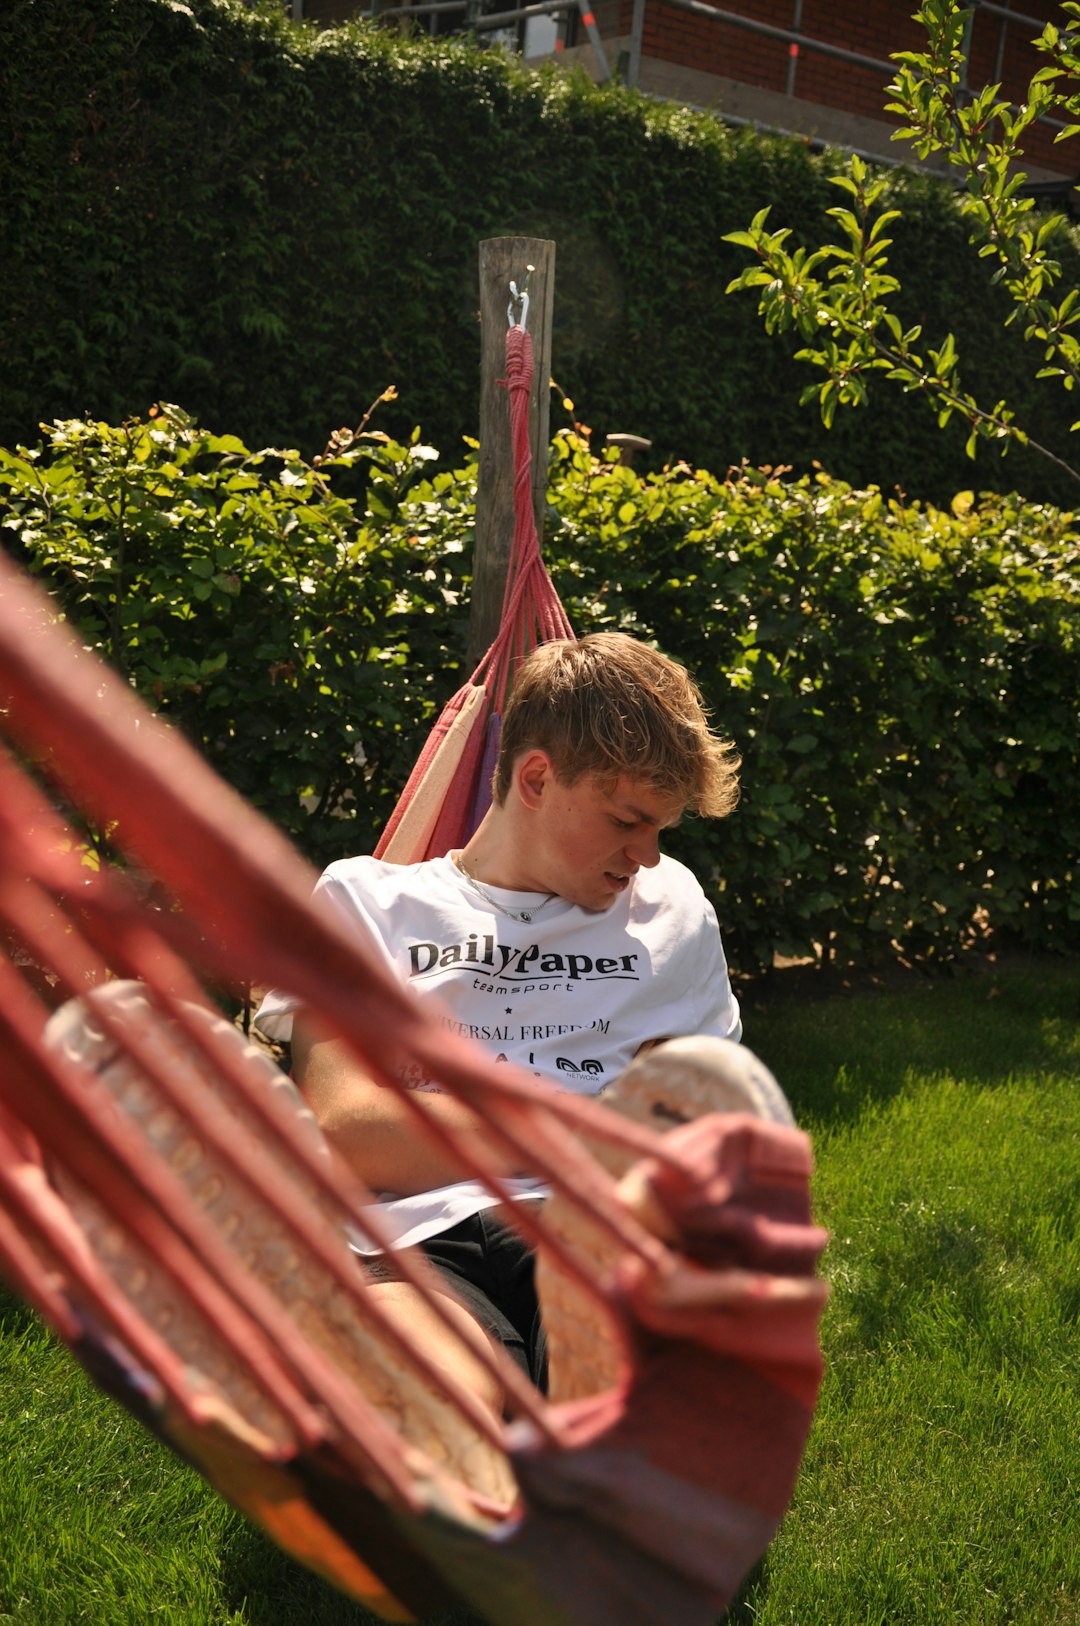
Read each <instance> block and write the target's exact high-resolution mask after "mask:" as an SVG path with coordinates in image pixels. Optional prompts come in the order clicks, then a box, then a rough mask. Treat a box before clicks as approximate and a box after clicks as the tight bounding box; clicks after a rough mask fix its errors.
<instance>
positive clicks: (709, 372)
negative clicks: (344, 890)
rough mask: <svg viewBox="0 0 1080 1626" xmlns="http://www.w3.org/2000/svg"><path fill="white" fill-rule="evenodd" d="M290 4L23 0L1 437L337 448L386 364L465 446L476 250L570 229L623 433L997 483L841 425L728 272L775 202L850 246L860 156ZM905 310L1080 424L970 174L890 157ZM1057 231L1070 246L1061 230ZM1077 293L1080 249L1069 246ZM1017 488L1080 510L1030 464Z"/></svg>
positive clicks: (572, 328)
mask: <svg viewBox="0 0 1080 1626" xmlns="http://www.w3.org/2000/svg"><path fill="white" fill-rule="evenodd" d="M287 9H288V8H286V7H282V6H281V5H280V4H279V3H277V0H273V3H270V0H267V4H265V5H262V6H255V7H251V6H248V5H245V4H242V3H240V0H122V3H120V0H49V3H48V4H47V5H40V4H39V5H21V6H7V7H0V96H2V99H3V103H4V106H5V107H6V109H7V113H8V116H7V124H6V130H7V138H6V139H5V141H4V142H3V143H2V144H0V238H2V240H3V242H4V245H5V252H4V254H3V256H0V444H5V445H13V444H15V443H16V442H17V441H22V440H27V439H30V438H32V437H33V436H34V435H36V433H37V425H38V423H39V422H40V421H41V420H42V419H43V418H45V419H52V418H54V417H60V418H64V419H68V418H71V417H73V416H76V415H81V414H83V413H89V414H90V415H91V416H93V417H94V418H96V419H102V420H105V421H107V422H113V423H115V422H120V421H121V420H122V419H124V418H125V417H128V416H130V415H137V414H142V413H143V412H145V410H146V408H147V406H148V405H149V404H150V403H151V402H153V401H155V400H160V399H165V400H173V401H182V402H183V403H184V404H185V406H187V407H188V409H189V410H191V411H193V412H194V413H195V415H196V416H197V417H198V419H199V420H200V421H201V422H206V423H227V424H229V425H230V427H231V428H232V430H233V432H234V433H236V434H238V435H239V436H240V437H241V438H242V439H244V440H245V441H246V442H247V443H248V444H250V445H255V446H261V445H290V446H298V447H299V448H300V449H301V450H302V451H303V452H304V453H305V455H307V456H310V455H311V454H312V452H313V451H315V450H317V449H318V447H319V446H320V445H321V437H322V435H323V432H324V426H325V425H326V423H327V422H342V423H343V422H349V423H355V422H356V420H357V418H358V417H359V415H360V411H361V409H362V407H363V406H364V405H365V404H366V402H367V401H369V400H370V399H371V398H372V397H373V396H374V395H376V394H378V393H379V391H380V390H382V389H383V387H384V386H385V385H386V384H387V383H390V382H393V383H395V384H396V385H397V386H398V388H399V390H400V392H401V403H400V405H399V406H398V407H396V408H394V409H392V411H391V413H390V414H389V415H388V416H387V418H386V419H385V423H386V426H387V427H388V428H389V429H390V430H391V431H392V432H393V433H394V434H395V435H396V436H397V437H398V439H399V441H400V440H404V438H405V437H406V436H407V434H408V433H409V430H410V428H411V426H412V424H413V423H414V422H416V421H417V420H418V419H419V420H420V421H422V422H423V424H424V426H425V431H426V433H427V434H428V435H429V436H430V437H431V438H432V439H433V440H434V442H435V443H436V444H437V445H439V446H440V447H442V448H443V450H444V452H446V453H447V455H448V458H449V461H450V462H451V463H453V462H455V461H457V459H458V455H459V452H460V447H461V439H460V437H461V435H462V434H474V433H475V432H476V428H477V401H478V393H479V392H478V389H477V370H478V364H479V342H478V328H477V319H476V312H477V305H478V301H477V295H476V276H477V245H478V243H479V242H480V241H481V240H482V239H484V238H487V237H492V236H498V235H502V234H515V235H516V234H520V235H523V236H531V237H549V238H552V239H554V240H555V242H556V244H557V252H558V263H557V287H556V303H555V319H554V331H553V345H554V352H553V368H552V370H553V372H554V373H555V376H556V377H557V378H558V379H559V381H560V384H561V385H562V386H563V387H564V388H565V389H567V390H568V391H569V392H570V394H571V395H573V396H574V397H576V398H578V399H582V400H588V401H589V403H590V411H591V413H592V415H593V422H594V425H595V427H596V429H597V432H598V434H599V433H603V432H610V431H620V430H621V431H631V432H634V433H637V434H641V435H645V436H648V437H650V438H651V439H652V440H653V442H654V446H655V456H656V463H657V466H661V465H662V464H663V462H664V461H665V460H666V459H668V458H670V457H671V456H673V455H677V456H684V457H689V458H690V459H692V460H693V461H694V462H696V463H701V464H703V465H705V466H706V467H709V468H715V469H721V470H722V469H724V468H726V467H727V466H728V465H729V464H734V465H737V464H739V463H740V461H742V460H743V459H746V460H749V461H750V462H751V463H753V464H755V465H756V464H762V463H776V462H778V461H779V460H780V459H783V460H784V461H785V462H787V463H789V464H792V465H793V466H795V467H796V468H797V469H799V470H800V471H808V470H809V469H810V467H811V464H812V461H813V459H814V458H815V457H817V458H820V459H822V460H823V461H825V462H826V463H827V464H828V466H829V467H830V469H832V470H833V472H834V473H836V474H837V475H839V476H842V477H844V478H846V479H848V480H850V481H852V482H853V483H855V484H858V485H865V484H868V483H871V482H874V483H877V484H878V485H880V486H881V487H882V488H883V489H885V490H892V489H893V488H894V487H896V486H899V487H901V488H902V489H904V490H906V491H907V492H908V493H910V494H914V495H918V496H922V497H929V498H932V499H934V500H935V501H937V502H939V503H940V502H947V501H948V500H949V499H950V497H951V495H952V493H953V491H955V490H956V489H957V488H958V487H961V486H964V485H967V484H970V483H971V481H972V478H973V476H972V474H971V470H970V466H969V465H968V464H967V461H966V459H965V457H964V439H965V436H964V432H963V430H962V428H961V427H960V426H959V425H953V426H950V428H949V431H948V433H946V434H940V433H939V432H938V430H937V426H936V422H935V418H934V415H933V413H932V412H931V411H929V410H927V407H926V404H925V403H924V402H923V401H922V400H921V399H918V398H916V397H914V396H913V397H911V398H908V397H904V398H900V399H897V400H896V401H892V400H890V399H888V398H884V397H883V398H882V399H880V400H878V399H875V400H873V401H872V402H871V404H870V407H869V409H868V410H867V412H866V413H865V414H860V415H859V416H858V417H857V418H855V417H848V416H845V417H844V419H843V421H838V422H837V424H836V426H835V427H834V429H833V430H832V432H831V433H830V434H829V435H826V434H825V432H824V431H823V430H822V428H821V426H820V424H818V423H816V422H814V420H813V419H812V417H811V416H810V415H809V414H806V413H803V412H800V410H799V408H798V405H797V400H798V395H799V392H800V389H801V388H802V385H803V384H804V383H805V378H804V376H803V368H802V367H801V366H800V365H798V364H796V363H795V362H794V361H793V360H792V359H791V355H790V350H791V349H793V348H794V343H792V344H791V345H789V346H785V345H783V344H775V343H773V342H772V341H770V339H769V338H768V337H767V336H766V335H765V334H764V333H763V332H762V331H761V330H760V328H759V326H758V324H757V323H756V322H755V321H754V320H753V317H752V315H751V313H750V311H749V309H748V308H746V306H745V305H744V303H743V302H742V301H740V300H739V299H734V298H733V299H725V298H724V297H723V292H722V290H723V289H724V287H725V286H726V285H727V283H728V282H729V281H730V280H731V279H732V278H733V277H735V276H736V275H737V274H738V272H739V271H740V270H741V269H742V266H743V264H744V255H743V253H742V252H741V251H740V250H738V249H736V248H733V247H732V246H731V245H729V244H726V243H725V242H724V241H723V238H724V234H725V233H727V232H730V231H731V230H732V229H733V228H736V227H739V226H742V225H744V224H745V223H746V222H747V221H748V220H750V218H751V217H752V216H753V214H754V213H755V212H756V211H757V210H758V209H760V208H761V207H762V206H763V205H764V204H770V205H772V206H773V208H774V210H775V217H776V218H777V219H782V220H783V221H785V222H786V223H787V224H790V225H791V227H792V229H793V233H794V235H793V238H792V243H793V244H794V243H796V242H805V243H817V242H821V241H822V240H823V236H824V234H825V233H826V232H827V230H828V226H829V221H828V218H827V216H826V213H825V211H826V210H827V209H828V208H829V207H830V206H831V205H832V204H833V203H834V202H835V190H834V189H833V188H832V187H830V186H829V185H828V176H829V175H830V174H831V173H833V172H834V171H835V170H836V169H837V168H838V167H839V160H838V159H837V158H836V157H835V155H833V156H830V155H825V156H824V157H821V158H815V157H814V156H812V155H811V154H810V153H809V152H808V151H807V149H806V147H805V146H804V145H803V144H802V143H800V142H797V141H790V140H777V139H769V138H763V137H760V136H758V135H756V134H754V133H752V132H749V131H744V132H741V133H735V132H733V131H731V130H729V129H727V128H725V127H724V126H723V125H722V124H721V123H720V122H719V120H717V119H716V118H714V117H712V116H711V115H709V114H706V113H701V112H695V111H691V110H689V109H686V108H681V107H674V106H669V105H665V104H661V103H656V102H653V101H650V100H649V99H648V98H646V97H644V96H641V95H638V94H635V93H633V92H631V91H629V90H626V89H625V88H623V87H620V86H619V85H616V84H609V85H606V86H604V87H600V88H598V87H596V86H594V85H592V84H591V83H589V81H588V80H587V79H585V78H584V77H583V76H582V75H580V74H574V73H567V72H565V71H563V70H546V71H544V72H541V73H537V72H534V71H529V70H527V69H525V68H524V67H523V66H522V65H521V64H520V63H518V62H516V61H514V60H512V59H511V58H510V57H509V56H507V55H506V53H503V52H500V51H492V50H487V51H485V50H478V49H475V48H473V47H472V46H469V45H466V44H463V43H462V42H453V41H449V42H448V41H429V40H424V39H422V38H416V39H409V38H404V37H402V36H400V35H399V34H397V33H395V32H391V31H388V30H386V29H382V28H374V27H369V26H367V25H360V24H357V25H351V26H350V27H347V28H342V29H331V30H328V31H325V32H322V33H318V32H316V31H314V30H311V29H308V28H297V27H294V26H292V25H291V24H290V23H289V22H288V20H287V18H286V17H285V15H284V13H285V11H286V10H287ZM888 193H889V195H888V199H887V200H886V201H887V202H888V203H889V206H890V207H892V206H897V207H900V208H901V209H902V210H903V220H902V221H898V222H897V223H896V230H895V233H894V234H893V235H894V236H895V243H894V247H893V250H892V264H893V267H894V269H895V271H896V274H897V275H898V277H899V278H900V281H901V282H902V285H903V288H904V303H903V309H902V311H901V315H902V318H903V320H904V322H905V324H908V323H915V322H919V323H922V325H923V330H924V333H925V335H926V342H927V343H928V344H929V343H940V342H941V341H942V340H943V338H944V336H945V334H946V333H947V332H953V333H955V335H956V338H957V342H958V344H959V345H960V346H961V347H962V350H963V353H964V354H965V356H968V357H971V358H972V359H971V361H970V363H969V366H968V371H967V372H966V373H965V384H966V386H967V387H969V388H971V389H972V390H973V391H974V393H975V394H976V395H979V396H982V395H986V394H991V392H993V393H992V394H991V398H992V399H997V398H998V397H999V396H1000V395H1002V394H1004V395H1006V396H1007V397H1008V399H1009V401H1010V403H1011V404H1012V405H1013V406H1014V407H1015V409H1016V411H1017V413H1018V415H1019V416H1021V417H1022V418H1023V421H1024V422H1025V424H1026V425H1027V426H1028V427H1029V428H1030V430H1031V433H1032V434H1033V435H1034V436H1036V438H1038V439H1040V440H1043V441H1045V442H1047V443H1048V444H1049V445H1051V446H1054V447H1057V448H1058V449H1059V450H1063V449H1064V446H1063V443H1066V442H1067V439H1068V437H1067V433H1066V430H1065V425H1064V424H1063V423H1062V422H1061V412H1060V406H1059V403H1058V400H1057V398H1056V395H1055V393H1054V387H1053V386H1052V385H1051V384H1048V383H1044V384H1042V385H1039V384H1035V383H1033V382H1032V381H1031V380H1030V378H1029V369H1028V368H1027V365H1026V357H1025V355H1024V349H1025V347H1024V342H1023V338H1022V335H1021V334H1020V333H1019V332H1018V331H1017V330H1016V329H1015V328H1010V329H1007V330H1005V331H1004V332H1002V331H1001V320H1002V317H1003V316H1004V315H1005V314H1007V312H1008V309H1009V308H1010V307H1009V301H1008V298H1007V295H1006V294H1005V293H1004V292H1003V291H1002V290H1000V289H989V290H986V291H984V292H982V293H981V294H980V297H979V298H978V299H973V298H972V297H971V289H972V287H974V286H978V287H979V288H980V289H982V288H983V278H982V277H981V275H980V267H979V263H978V261H977V259H976V257H975V251H974V250H973V249H972V248H971V247H970V246H969V245H968V243H967V241H966V236H965V231H964V225H963V220H962V218H961V216H960V213H959V211H958V209H957V206H956V202H955V199H954V197H953V196H952V194H951V192H950V191H949V189H948V188H947V187H945V186H943V185H942V184H941V183H939V182H936V181H932V180H929V179H928V178H926V177H924V176H912V175H910V174H906V173H903V172H897V173H896V174H895V175H893V176H892V177H891V178H890V181H889V188H888ZM1055 252H1056V250H1055ZM1061 258H1062V260H1063V264H1064V265H1065V266H1066V278H1067V280H1068V281H1070V282H1074V283H1075V282H1076V280H1077V264H1078V262H1077V257H1076V251H1075V243H1070V242H1064V243H1063V244H1062V245H1061ZM981 458H983V459H985V461H981V462H980V465H979V475H978V477H979V479H980V480H981V481H982V482H983V483H994V482H997V481H1002V480H1007V482H1008V483H1009V484H1010V485H1011V484H1012V483H1014V482H1015V483H1016V484H1017V485H1018V487H1019V489H1021V490H1029V491H1032V492H1035V493H1037V494H1039V495H1040V496H1041V497H1050V498H1055V497H1056V500H1059V501H1072V500H1073V499H1072V495H1071V494H1070V493H1069V488H1068V486H1067V485H1065V484H1064V482H1062V483H1061V484H1059V485H1054V484H1052V483H1050V480H1049V477H1048V476H1047V475H1046V474H1045V473H1044V472H1043V471H1042V470H1040V469H1039V468H1038V467H1037V466H1036V468H1035V469H1033V468H1032V464H1031V459H1030V457H1029V456H1028V454H1024V455H1020V454H1017V455H1016V456H1015V457H1013V458H1010V460H1009V463H1008V465H1006V466H1005V467H1002V466H1001V465H1000V464H999V463H998V461H997V459H996V457H994V456H993V455H992V454H988V453H987V451H986V450H985V449H984V451H983V452H982V454H981Z"/></svg>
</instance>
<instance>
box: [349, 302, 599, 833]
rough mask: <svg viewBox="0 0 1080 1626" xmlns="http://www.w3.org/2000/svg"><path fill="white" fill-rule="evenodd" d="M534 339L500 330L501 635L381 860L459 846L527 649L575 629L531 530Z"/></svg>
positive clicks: (469, 828)
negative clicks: (504, 514) (504, 475)
mask: <svg viewBox="0 0 1080 1626" xmlns="http://www.w3.org/2000/svg"><path fill="white" fill-rule="evenodd" d="M532 380H533V350H532V339H531V337H530V335H529V333H528V332H527V331H526V329H525V328H523V327H521V326H517V325H515V326H513V327H510V328H508V329H507V334H506V379H505V384H506V388H507V392H508V395H509V406H510V442H511V450H512V453H513V460H514V537H513V544H512V547H511V551H510V564H509V569H508V571H507V577H506V588H505V592H504V596H503V606H502V615H501V618H500V622H499V631H498V633H497V635H496V637H495V639H494V641H493V643H492V645H491V647H490V648H489V649H488V651H487V653H486V654H485V655H484V657H483V659H482V660H481V661H480V664H479V665H478V666H477V668H476V671H475V672H474V673H473V675H472V677H471V678H470V679H469V681H468V683H466V684H464V685H463V686H462V687H461V688H460V689H459V690H458V691H457V693H456V694H455V695H453V696H452V697H451V699H450V700H448V701H447V703H446V705H445V707H444V708H443V711H442V713H441V715H440V717H439V719H438V721H437V722H436V724H435V726H434V728H433V729H432V731H431V734H430V735H429V737H428V740H427V742H426V744H425V745H424V748H423V750H422V751H421V753H420V756H419V758H418V760H417V763H416V766H415V767H414V769H413V771H412V773H411V775H410V776H409V780H408V783H407V784H406V786H405V789H404V790H403V791H402V793H401V797H400V799H399V801H398V804H397V806H396V807H395V809H394V811H393V813H392V814H391V816H390V819H389V821H388V823H387V826H386V829H385V830H384V831H383V833H382V836H381V838H380V840H379V844H378V846H377V847H376V849H375V856H376V857H377V858H385V859H388V860H389V861H391V862H393V863H399V864H411V863H416V862H418V861H419V860H420V859H423V858H436V857H439V856H441V855H442V854H443V853H447V852H449V851H450V850H451V848H453V847H461V846H464V845H465V843H466V842H467V841H468V839H469V837H470V836H471V835H472V833H473V831H474V830H475V829H476V827H477V826H478V825H479V823H480V820H481V819H482V818H483V816H484V813H485V812H486V811H487V808H488V807H489V806H490V802H491V776H492V773H493V772H494V768H495V758H496V756H497V754H498V746H499V727H500V721H501V718H502V712H503V708H504V706H505V704H506V698H507V695H508V694H509V691H510V688H511V686H512V683H513V677H514V673H515V672H516V670H517V668H518V666H519V665H520V663H521V662H522V661H523V660H524V658H525V656H526V655H527V654H528V653H529V651H530V650H532V649H535V647H536V645H537V644H541V643H547V642H548V641H549V640H551V639H552V638H572V637H573V636H574V634H573V629H572V628H571V626H570V622H569V620H568V619H567V616H566V611H565V610H564V609H563V607H562V604H561V602H560V600H559V596H558V594H557V593H556V591H555V588H554V586H553V584H552V581H551V577H550V576H549V575H548V572H547V567H546V566H545V564H544V561H543V557H542V555H541V552H540V543H539V539H538V537H537V534H536V520H535V517H534V514H533V499H532V453H531V450H530V447H529V392H530V390H531V388H532Z"/></svg>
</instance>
